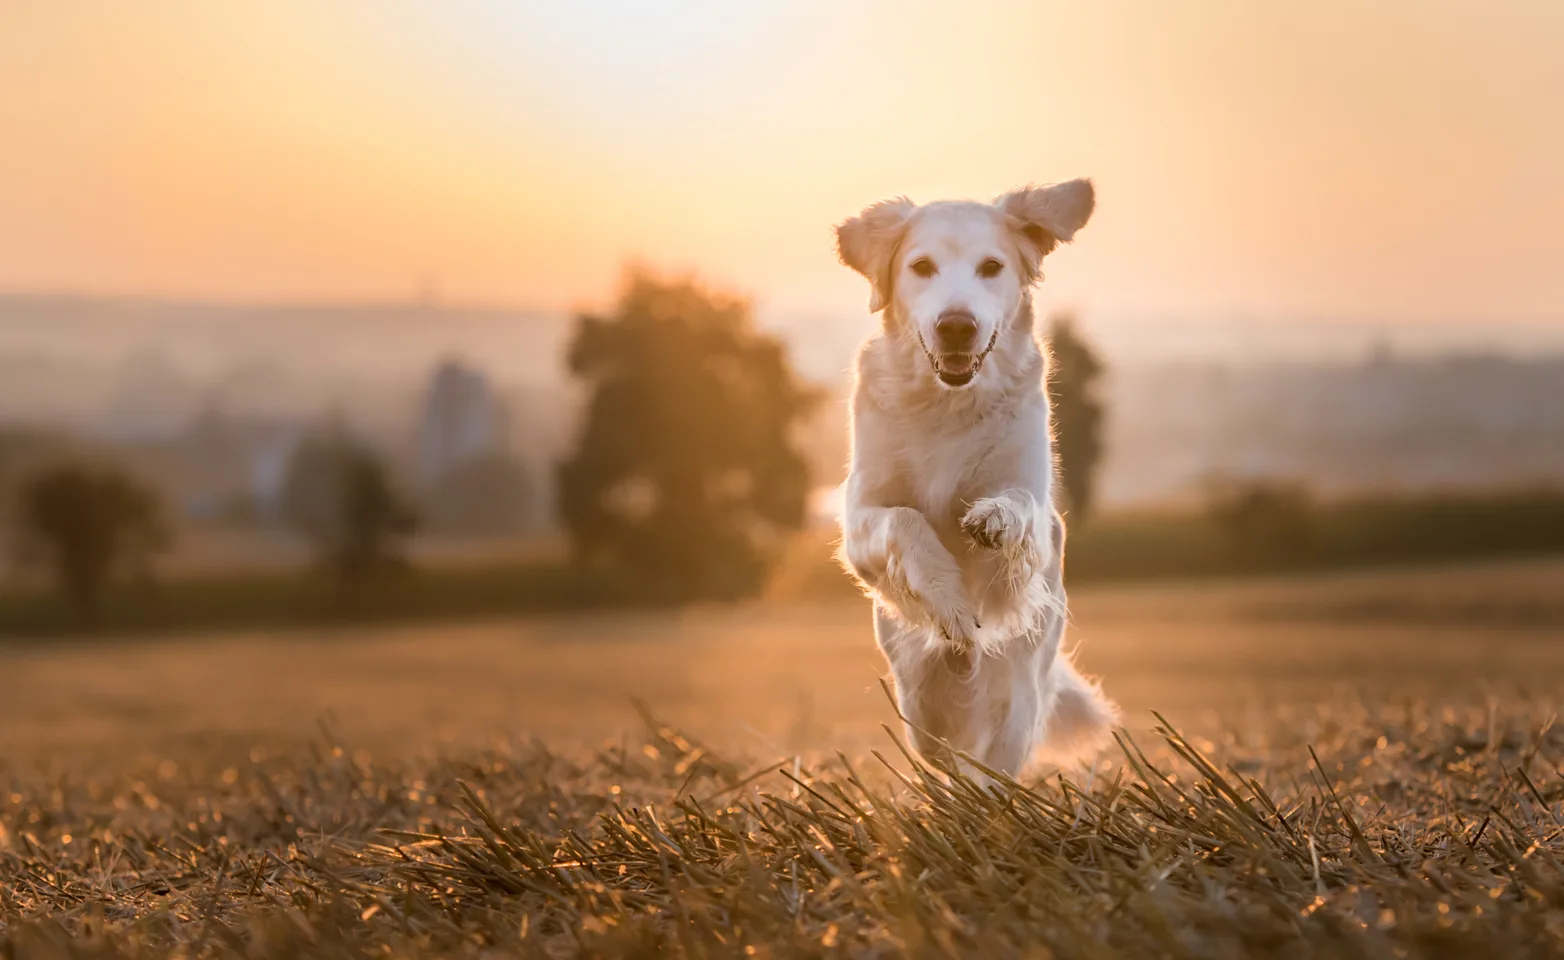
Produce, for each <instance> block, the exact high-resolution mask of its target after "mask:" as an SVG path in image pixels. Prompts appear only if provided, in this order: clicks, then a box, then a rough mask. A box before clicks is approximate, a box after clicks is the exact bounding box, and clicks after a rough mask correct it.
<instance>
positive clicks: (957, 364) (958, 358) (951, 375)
mask: <svg viewBox="0 0 1564 960" xmlns="http://www.w3.org/2000/svg"><path fill="white" fill-rule="evenodd" d="M930 359H931V360H933V361H934V375H935V376H936V377H939V382H940V383H943V384H944V385H945V386H947V387H964V386H966V385H967V384H969V383H971V382H972V378H973V377H975V376H977V372H978V368H979V367H981V366H983V358H982V356H981V355H979V356H974V355H972V354H970V353H942V354H940V355H938V356H935V357H930Z"/></svg>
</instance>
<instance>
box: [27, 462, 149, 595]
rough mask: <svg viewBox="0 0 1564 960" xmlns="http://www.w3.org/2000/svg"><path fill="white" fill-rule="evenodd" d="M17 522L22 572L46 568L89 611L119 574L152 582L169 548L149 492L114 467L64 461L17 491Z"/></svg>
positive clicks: (37, 475)
mask: <svg viewBox="0 0 1564 960" xmlns="http://www.w3.org/2000/svg"><path fill="white" fill-rule="evenodd" d="M12 523H13V524H14V527H15V539H14V544H13V546H14V549H15V551H16V560H17V563H18V565H19V566H22V567H24V568H25V567H29V566H40V567H43V568H45V569H47V570H48V571H49V572H50V574H51V576H52V577H53V579H54V582H55V584H56V586H57V587H58V588H59V591H60V593H61V594H62V595H63V596H64V597H65V598H66V599H67V601H68V602H69V603H70V604H71V605H72V606H74V607H76V608H77V609H79V610H84V611H90V610H92V609H93V608H94V607H95V606H96V604H97V601H98V598H99V596H100V595H101V594H102V592H103V589H104V587H105V586H106V585H107V584H108V582H109V581H110V580H111V579H112V577H113V576H114V574H115V573H116V572H120V571H122V572H126V573H129V574H132V575H136V576H139V577H142V578H146V577H149V576H150V572H151V560H152V558H153V557H154V556H155V555H156V554H157V553H158V552H160V551H162V550H163V549H165V548H166V547H167V546H168V544H169V540H170V537H169V533H168V529H167V527H166V525H165V523H164V520H163V510H162V506H161V504H160V502H159V500H158V496H157V494H156V492H155V491H153V490H152V488H151V487H149V486H147V485H146V484H144V483H142V482H141V481H140V480H138V479H136V478H135V477H133V476H131V475H129V474H127V473H125V472H124V471H122V470H119V469H118V468H116V467H112V466H107V465H101V464H93V463H62V464H59V465H56V466H53V467H49V468H46V469H44V470H42V471H40V472H38V473H36V474H34V475H33V476H32V477H30V478H29V479H28V480H26V481H25V482H24V483H23V484H22V486H21V488H20V489H19V490H18V491H17V499H16V506H15V510H14V516H13V519H12Z"/></svg>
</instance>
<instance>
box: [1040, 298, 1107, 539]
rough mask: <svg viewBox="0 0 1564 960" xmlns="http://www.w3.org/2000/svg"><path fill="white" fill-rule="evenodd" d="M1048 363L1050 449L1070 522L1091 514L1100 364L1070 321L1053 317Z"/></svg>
mask: <svg viewBox="0 0 1564 960" xmlns="http://www.w3.org/2000/svg"><path fill="white" fill-rule="evenodd" d="M1048 349H1049V353H1050V355H1051V357H1052V360H1051V363H1050V369H1049V374H1048V398H1049V401H1050V402H1051V403H1052V405H1053V420H1054V448H1055V450H1056V451H1057V455H1058V458H1059V476H1060V480H1061V481H1062V483H1063V486H1064V500H1065V506H1066V507H1067V508H1068V509H1069V511H1070V512H1071V513H1072V514H1074V515H1075V516H1076V517H1083V516H1085V515H1086V514H1087V513H1089V512H1090V511H1091V508H1092V496H1093V493H1094V488H1095V481H1096V477H1097V465H1098V463H1099V462H1100V461H1101V460H1102V426H1103V417H1104V410H1103V403H1102V400H1101V398H1100V397H1098V395H1097V382H1098V380H1099V379H1100V378H1101V377H1102V373H1103V365H1102V361H1101V360H1099V359H1098V358H1097V354H1096V353H1095V352H1094V351H1093V350H1092V348H1091V345H1090V344H1088V343H1087V342H1086V341H1085V340H1084V339H1082V338H1081V336H1080V334H1078V333H1077V332H1076V325H1075V318H1074V317H1073V316H1071V315H1070V314H1066V313H1061V314H1055V315H1054V316H1053V318H1052V319H1051V320H1050V321H1049V326H1048Z"/></svg>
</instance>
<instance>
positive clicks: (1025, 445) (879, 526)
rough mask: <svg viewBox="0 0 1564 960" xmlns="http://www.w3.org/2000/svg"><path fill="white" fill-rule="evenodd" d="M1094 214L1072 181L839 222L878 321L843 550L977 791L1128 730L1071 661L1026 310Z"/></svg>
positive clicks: (929, 739) (904, 697) (914, 734)
mask: <svg viewBox="0 0 1564 960" xmlns="http://www.w3.org/2000/svg"><path fill="white" fill-rule="evenodd" d="M1095 204H1096V198H1095V192H1094V189H1093V187H1092V184H1091V181H1089V180H1072V181H1069V182H1067V183H1060V184H1055V185H1052V186H1044V187H1029V188H1026V189H1023V190H1017V191H1015V192H1012V193H1008V194H1005V195H1004V196H1002V197H1000V198H999V199H998V200H996V201H994V202H993V203H991V204H989V203H981V202H975V201H942V202H938V203H930V204H926V205H924V206H918V205H916V204H914V203H913V202H912V201H910V200H908V199H906V198H905V197H902V198H899V199H895V200H887V201H884V202H881V203H877V204H874V205H873V206H871V207H868V208H867V209H865V210H864V211H863V212H861V213H859V214H858V215H857V216H855V217H851V218H849V219H847V220H846V221H844V222H842V223H841V224H839V225H838V226H837V228H836V240H837V252H838V254H839V255H840V257H841V260H842V263H844V264H845V265H846V266H848V267H851V268H852V269H853V270H856V271H857V272H858V273H861V274H863V276H864V277H865V278H866V279H867V280H868V281H869V290H870V293H869V311H870V313H881V314H882V324H881V330H880V331H879V332H878V333H876V334H875V335H874V336H872V337H871V338H870V339H869V340H868V341H867V342H866V343H865V344H864V345H863V346H862V348H861V349H860V350H859V352H858V355H857V358H856V361H855V364H854V385H853V392H852V400H851V414H850V416H851V421H850V436H851V450H852V452H851V461H850V464H849V468H848V477H847V483H846V488H845V495H844V506H843V511H842V542H841V550H840V553H839V556H840V559H841V561H842V563H843V565H844V566H845V567H846V568H847V569H848V571H849V572H850V573H851V574H852V575H853V576H854V577H855V578H856V579H857V580H858V581H859V583H860V584H861V585H862V586H863V588H864V590H865V591H866V592H867V593H868V594H869V596H870V597H871V598H872V599H873V601H874V635H875V640H876V642H877V643H878V644H879V647H880V649H881V650H882V651H883V652H884V654H885V657H886V659H887V660H888V661H889V662H890V667H891V674H892V679H893V681H894V684H895V690H896V700H897V704H898V706H899V707H900V710H901V713H902V716H903V717H904V718H905V719H906V721H907V736H908V739H909V741H910V742H911V743H912V745H913V746H914V747H915V748H916V749H917V750H918V752H920V753H921V754H923V755H924V756H925V757H927V758H929V759H930V760H932V761H934V762H935V763H936V764H938V765H939V766H941V767H943V768H945V769H947V770H949V769H957V770H961V771H963V772H965V773H967V774H968V775H970V776H973V777H975V778H977V779H979V780H980V781H982V782H989V778H988V776H987V775H986V774H985V773H984V772H983V769H982V768H984V767H986V768H988V769H990V770H993V771H997V772H999V773H1001V774H1004V775H1005V776H1007V777H1015V776H1017V775H1019V773H1020V772H1021V770H1022V768H1023V767H1024V766H1025V765H1026V763H1027V762H1028V761H1029V760H1030V759H1031V758H1032V757H1033V755H1034V754H1036V753H1038V752H1039V751H1040V750H1042V751H1046V752H1047V754H1048V755H1049V756H1050V758H1051V759H1054V760H1056V761H1058V762H1065V761H1068V760H1070V759H1072V758H1074V757H1077V756H1080V755H1082V754H1084V753H1086V752H1088V751H1090V750H1091V749H1093V748H1095V747H1097V746H1099V745H1100V744H1101V742H1102V741H1103V740H1104V739H1105V737H1106V736H1107V735H1108V734H1109V732H1110V731H1111V730H1112V728H1113V726H1114V724H1116V723H1117V721H1118V708H1117V707H1116V706H1115V705H1114V704H1113V703H1112V702H1111V701H1109V700H1108V699H1107V698H1106V697H1105V696H1104V695H1103V694H1102V692H1101V690H1100V688H1099V687H1098V686H1097V684H1095V683H1093V682H1092V681H1089V680H1087V679H1086V678H1085V677H1083V676H1082V675H1081V674H1080V672H1079V671H1077V670H1076V668H1075V665H1074V663H1072V662H1071V660H1070V658H1069V656H1068V655H1066V654H1064V653H1062V652H1061V650H1060V640H1061V638H1062V637H1063V634H1064V629H1065V623H1066V620H1067V618H1068V616H1067V608H1066V599H1065V591H1064V580H1063V558H1064V539H1065V529H1064V521H1063V518H1062V517H1061V515H1060V513H1059V511H1058V510H1057V509H1056V507H1055V502H1054V492H1055V484H1056V480H1055V465H1054V453H1053V438H1052V434H1051V430H1050V426H1049V404H1048V394H1047V390H1046V389H1045V377H1046V373H1047V369H1046V368H1047V360H1046V358H1045V354H1044V351H1043V349H1042V348H1041V347H1040V346H1039V344H1038V341H1037V339H1036V336H1035V333H1034V330H1033V313H1032V287H1033V285H1034V284H1036V283H1037V282H1038V281H1039V280H1041V278H1042V262H1043V258H1044V257H1045V256H1046V255H1047V254H1048V253H1049V252H1050V251H1052V250H1053V249H1054V248H1055V246H1057V245H1058V244H1060V243H1065V242H1068V241H1070V240H1072V239H1073V238H1074V236H1075V234H1076V232H1077V231H1079V230H1080V229H1081V228H1082V227H1083V226H1085V225H1086V221H1087V220H1088V219H1089V218H1090V217H1091V213H1092V210H1093V208H1094V206H1095ZM965 757H970V758H971V759H973V760H976V761H977V762H978V764H980V765H981V766H974V765H973V764H971V763H968V762H967V761H966V759H965Z"/></svg>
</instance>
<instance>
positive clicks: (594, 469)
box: [559, 275, 817, 597]
mask: <svg viewBox="0 0 1564 960" xmlns="http://www.w3.org/2000/svg"><path fill="white" fill-rule="evenodd" d="M569 364H570V370H571V372H572V373H574V374H575V375H576V376H577V377H580V378H581V379H582V380H584V381H586V383H587V384H588V385H589V386H590V387H591V390H592V396H591V400H590V402H589V404H588V408H587V412H586V423H585V426H584V429H583V430H582V433H581V438H580V442H579V444H578V446H577V449H576V452H575V455H574V457H573V458H572V459H570V460H569V461H568V462H566V463H564V464H562V465H561V466H560V469H559V504H560V512H561V515H562V520H563V521H564V524H565V527H566V529H567V530H568V531H569V533H570V536H571V539H572V542H573V544H574V547H575V550H576V554H577V556H578V558H579V559H580V560H582V561H583V562H586V563H588V564H591V565H594V566H599V567H604V568H608V569H614V570H617V571H621V572H624V573H628V574H631V575H633V576H635V577H637V578H639V579H641V580H642V581H643V582H651V583H655V584H656V585H658V586H659V587H660V588H661V589H664V590H665V591H668V592H669V593H670V594H671V595H677V596H683V597H697V596H708V597H732V596H740V595H743V594H746V593H749V592H753V591H755V590H757V589H759V587H760V586H761V585H762V584H763V582H764V580H765V578H766V575H767V574H768V573H769V571H770V569H771V567H772V565H773V563H774V562H775V560H776V559H777V557H778V555H779V553H780V551H781V548H782V547H783V546H784V544H785V542H786V539H787V535H788V534H789V533H790V532H792V531H794V530H796V529H797V528H798V527H799V526H800V525H802V523H803V520H804V512H805V504H806V499H807V496H808V492H809V471H808V468H807V466H806V463H805V460H804V458H803V456H802V455H801V454H800V453H799V452H798V450H797V449H795V446H794V442H793V433H794V429H795V426H796V424H797V423H798V421H799V420H800V418H801V417H803V416H804V415H805V414H806V413H807V412H808V411H809V410H810V408H811V407H812V406H813V405H814V403H815V401H816V398H817V394H816V391H814V390H813V389H811V388H810V387H808V386H807V385H805V384H804V383H802V382H801V381H800V380H799V378H798V377H797V376H796V375H795V374H794V372H793V370H792V368H791V367H790V366H789V364H788V361H787V356H786V354H785V353H784V351H783V348H782V345H781V343H779V342H778V341H777V340H776V339H775V338H773V337H770V336H766V335H764V334H762V333H759V332H757V331H756V330H755V329H754V326H753V324H752V322H751V317H750V310H749V306H748V305H747V304H746V303H744V302H743V301H740V300H736V299H731V298H727V297H724V296H721V295H717V294H713V293H711V292H709V291H707V290H705V289H703V288H701V287H700V286H698V285H696V284H695V283H693V282H674V283H663V282H659V281H657V280H654V279H651V278H649V277H646V276H642V275H635V276H632V277H631V278H630V280H629V282H628V284H627V286H626V289H625V291H624V293H623V295H622V298H621V300H620V302H619V305H618V307H617V309H616V310H615V312H614V313H613V315H612V316H608V317H590V316H584V317H582V318H580V321H579V324H578V326H577V328H576V334H575V338H574V341H573V342H572V344H571V346H570V355H569Z"/></svg>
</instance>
